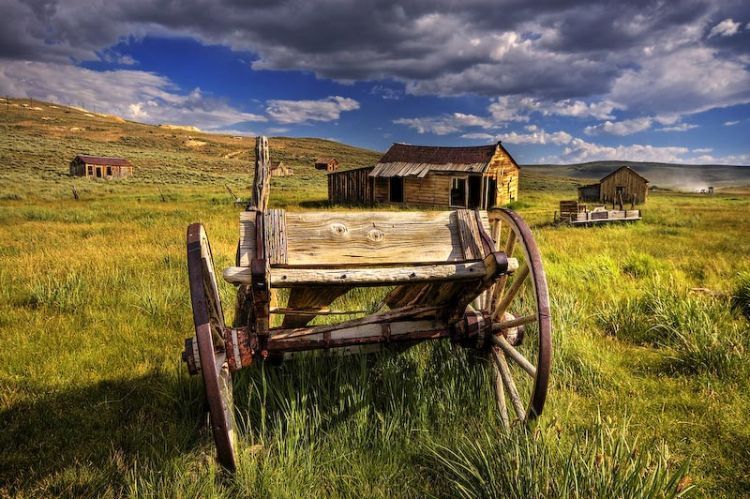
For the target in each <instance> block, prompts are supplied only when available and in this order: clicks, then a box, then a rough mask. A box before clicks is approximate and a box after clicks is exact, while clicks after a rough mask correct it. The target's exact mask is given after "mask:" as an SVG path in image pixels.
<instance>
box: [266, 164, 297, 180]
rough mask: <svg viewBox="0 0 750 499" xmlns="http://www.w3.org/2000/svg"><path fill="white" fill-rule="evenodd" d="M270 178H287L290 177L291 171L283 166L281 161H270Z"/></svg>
mask: <svg viewBox="0 0 750 499" xmlns="http://www.w3.org/2000/svg"><path fill="white" fill-rule="evenodd" d="M270 171H271V176H272V177H287V176H289V175H292V170H291V168H289V167H288V166H286V165H285V164H284V162H283V161H271V170H270Z"/></svg>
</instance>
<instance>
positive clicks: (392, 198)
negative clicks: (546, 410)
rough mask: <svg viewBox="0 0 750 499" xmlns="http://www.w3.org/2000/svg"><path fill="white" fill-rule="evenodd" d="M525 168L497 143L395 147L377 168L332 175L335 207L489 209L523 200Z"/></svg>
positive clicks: (330, 190)
mask: <svg viewBox="0 0 750 499" xmlns="http://www.w3.org/2000/svg"><path fill="white" fill-rule="evenodd" d="M519 175H520V168H519V167H518V164H517V163H516V162H515V160H514V159H513V158H512V157H511V155H510V154H509V153H508V151H507V150H506V149H505V148H504V147H503V146H502V144H500V142H498V143H497V144H490V145H486V146H474V147H433V146H413V145H407V144H393V145H392V146H391V148H390V149H388V152H386V153H385V154H384V155H383V157H382V158H380V161H379V162H378V163H377V164H376V165H375V166H369V167H364V168H358V169H355V170H347V171H342V172H335V173H330V174H329V175H328V199H329V201H330V202H331V203H350V204H398V205H409V206H421V207H437V208H471V209H488V208H492V207H494V206H500V205H504V204H507V203H509V202H511V201H514V200H516V199H518V180H519Z"/></svg>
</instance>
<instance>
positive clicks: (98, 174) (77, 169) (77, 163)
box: [70, 154, 133, 179]
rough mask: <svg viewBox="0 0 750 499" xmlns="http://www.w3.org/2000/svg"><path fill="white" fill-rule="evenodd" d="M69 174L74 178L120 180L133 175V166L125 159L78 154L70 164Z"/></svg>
mask: <svg viewBox="0 0 750 499" xmlns="http://www.w3.org/2000/svg"><path fill="white" fill-rule="evenodd" d="M70 174H71V175H72V176H76V177H90V178H105V179H111V178H122V177H129V176H130V175H132V174H133V165H132V164H130V161H128V160H127V159H125V158H111V157H106V156H88V155H86V154H79V155H78V156H76V157H75V158H73V160H72V161H71V162H70Z"/></svg>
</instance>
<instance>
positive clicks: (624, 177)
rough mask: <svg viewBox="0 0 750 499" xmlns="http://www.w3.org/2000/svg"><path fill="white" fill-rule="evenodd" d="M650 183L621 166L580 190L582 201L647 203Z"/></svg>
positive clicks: (628, 168)
mask: <svg viewBox="0 0 750 499" xmlns="http://www.w3.org/2000/svg"><path fill="white" fill-rule="evenodd" d="M648 187H649V182H648V180H647V179H646V178H644V177H643V176H642V175H640V174H639V173H638V172H636V171H635V170H633V169H632V168H630V167H628V166H621V167H620V168H618V169H617V170H615V171H613V172H612V173H610V174H609V175H607V176H605V177H604V178H602V179H601V180H600V181H599V182H597V183H595V184H588V185H584V186H581V187H579V188H578V199H579V200H580V201H600V202H603V203H610V202H618V203H635V204H638V203H645V202H646V198H647V197H648Z"/></svg>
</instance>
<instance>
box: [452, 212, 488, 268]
mask: <svg viewBox="0 0 750 499" xmlns="http://www.w3.org/2000/svg"><path fill="white" fill-rule="evenodd" d="M455 223H456V224H457V225H458V233H459V235H460V236H461V249H462V251H463V254H464V260H479V259H482V258H483V257H484V252H483V251H482V241H481V240H480V238H479V229H478V228H477V218H476V216H475V215H474V211H473V210H456V222H455Z"/></svg>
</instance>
